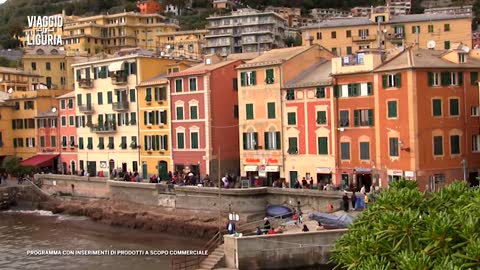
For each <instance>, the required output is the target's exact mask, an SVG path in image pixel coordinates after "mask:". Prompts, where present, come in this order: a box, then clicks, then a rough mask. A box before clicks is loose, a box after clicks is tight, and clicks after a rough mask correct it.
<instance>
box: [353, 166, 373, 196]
mask: <svg viewBox="0 0 480 270" xmlns="http://www.w3.org/2000/svg"><path fill="white" fill-rule="evenodd" d="M353 177H354V183H357V191H360V190H361V188H362V187H363V186H365V191H366V192H370V187H371V186H372V184H373V179H372V169H370V168H355V169H354V170H353Z"/></svg>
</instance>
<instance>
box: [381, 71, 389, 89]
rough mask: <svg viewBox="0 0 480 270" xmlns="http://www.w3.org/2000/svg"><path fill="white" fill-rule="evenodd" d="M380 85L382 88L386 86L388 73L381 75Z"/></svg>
mask: <svg viewBox="0 0 480 270" xmlns="http://www.w3.org/2000/svg"><path fill="white" fill-rule="evenodd" d="M382 87H383V88H387V87H388V75H387V74H383V75H382Z"/></svg>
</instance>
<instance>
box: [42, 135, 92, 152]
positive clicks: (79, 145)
mask: <svg viewBox="0 0 480 270" xmlns="http://www.w3.org/2000/svg"><path fill="white" fill-rule="evenodd" d="M42 137H43V136H42ZM42 137H40V145H42ZM43 146H45V137H43ZM43 146H42V147H43ZM78 149H80V150H83V138H82V137H79V138H78Z"/></svg>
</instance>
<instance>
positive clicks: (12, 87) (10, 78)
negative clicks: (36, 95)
mask: <svg viewBox="0 0 480 270" xmlns="http://www.w3.org/2000/svg"><path fill="white" fill-rule="evenodd" d="M41 77H42V76H40V75H37V74H35V73H31V72H27V71H24V70H21V69H16V68H7V67H0V92H3V93H8V92H11V93H13V92H17V91H22V92H23V91H31V90H34V89H35V85H36V84H38V83H39V82H40V78H41Z"/></svg>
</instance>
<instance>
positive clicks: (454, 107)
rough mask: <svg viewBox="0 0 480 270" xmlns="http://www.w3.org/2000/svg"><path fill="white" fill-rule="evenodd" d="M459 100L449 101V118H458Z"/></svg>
mask: <svg viewBox="0 0 480 270" xmlns="http://www.w3.org/2000/svg"><path fill="white" fill-rule="evenodd" d="M459 115H460V110H459V100H458V99H457V98H452V99H450V116H459Z"/></svg>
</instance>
